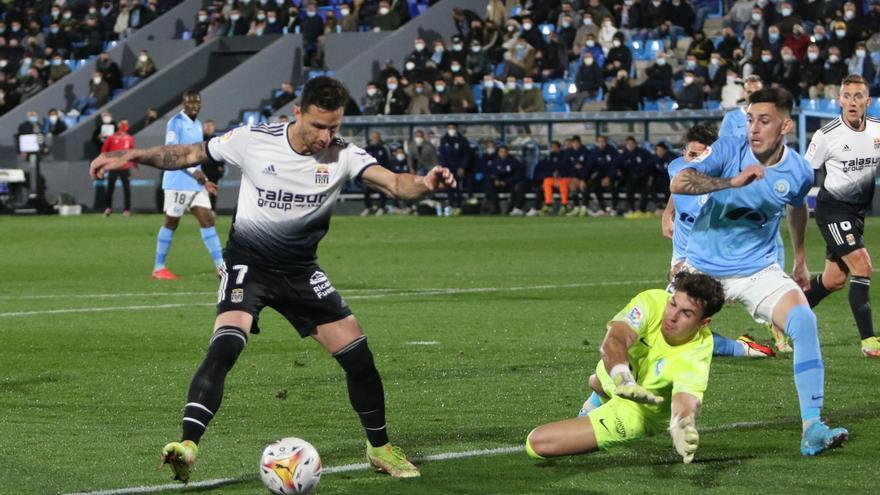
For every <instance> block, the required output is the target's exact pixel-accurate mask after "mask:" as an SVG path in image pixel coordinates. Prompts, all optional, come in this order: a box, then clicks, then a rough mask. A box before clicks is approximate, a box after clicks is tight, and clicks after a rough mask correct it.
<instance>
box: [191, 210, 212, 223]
mask: <svg viewBox="0 0 880 495" xmlns="http://www.w3.org/2000/svg"><path fill="white" fill-rule="evenodd" d="M191 211H192V213H193V216H194V217H196V220H197V221H198V222H199V227H201V228H203V229H206V228H208V227H213V226H214V212H213V211H211V208H210V207H209V208H203V207H201V206H193V207H192V210H191Z"/></svg>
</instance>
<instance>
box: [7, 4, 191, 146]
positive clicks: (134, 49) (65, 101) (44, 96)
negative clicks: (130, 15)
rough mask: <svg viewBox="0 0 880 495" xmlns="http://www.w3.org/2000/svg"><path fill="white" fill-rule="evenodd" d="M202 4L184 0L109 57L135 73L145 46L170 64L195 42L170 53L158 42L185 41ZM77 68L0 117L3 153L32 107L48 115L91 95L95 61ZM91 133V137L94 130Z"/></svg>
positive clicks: (161, 61)
mask: <svg viewBox="0 0 880 495" xmlns="http://www.w3.org/2000/svg"><path fill="white" fill-rule="evenodd" d="M201 5H202V1H201V0H185V1H184V2H182V3H180V4H179V5H177V6H176V7H174V8H173V9H171V10H169V11H168V12H166V13H165V14H164V15H162V16H160V17H159V18H157V19H155V20H154V21H153V22H151V23H149V24H147V25H146V26H144V27H143V28H141V29H139V30H138V31H136V32H135V33H134V34H133V35H131V36H129V37H128V38H126V39H125V40H124V41H121V42H119V43H117V44H116V45H115V46H114V47H112V48H111V49H110V50H109V52H108V53H109V54H110V58H111V59H113V61H115V62H116V63H117V64H119V67H120V68H121V69H122V72H123V74H131V73H132V71H133V70H134V66H135V64H136V63H137V57H138V53H139V52H140V50H142V49H147V50H149V51H150V53H151V55H153V58H154V59H155V60H156V64H157V66H158V67H159V68H161V67H163V66H165V65H167V64H170V63H171V62H172V61H173V60H174V59H175V58H177V57H179V56H180V55H181V54H182V53H184V52H186V51H187V50H188V48H184V46H189V47H191V46H192V42H189V43H190V45H177V47H176V48H169V49H168V50H167V52H166V50H164V49H160V48H159V46H158V45H157V43H161V42H165V43H169V42H172V41H174V42H176V43H186V42H184V41H180V40H175V38H178V37H179V36H180V34H181V33H182V32H183V31H184V30H187V29H190V30H191V29H192V27H193V25H194V23H195V18H196V14H197V13H198V10H199V8H200V7H201ZM77 69H78V70H76V71H73V72H71V73H70V74H68V75H67V76H65V77H64V78H63V79H62V80H60V81H58V82H56V83H55V84H52V85H51V86H49V87H47V88H46V89H44V90H42V91H40V92H39V93H37V94H36V95H35V96H34V97H33V98H30V99H29V100H27V102H26V103H25V104H21V105H18V106H17V107H15V108H13V109H12V110H10V111H9V112H7V113H6V114H4V115H3V116H2V117H0V152H5V153H6V154H7V155H8V154H9V153H15V151H16V148H15V139H14V134H15V132H16V130H17V129H18V126H19V124H21V123H22V122H24V121H25V120H26V119H27V112H29V111H31V110H33V111H36V112H37V113H39V114H40V116H45V115H46V113H47V112H48V111H49V110H50V109H52V108H58V109H61V110H66V109H68V108H70V107H71V106H72V105H73V102H74V100H76V99H77V98H80V97H83V96H86V95H87V94H88V92H89V79H91V77H92V74H93V73H94V70H95V61H94V60H86V61H82V62H81V63H80V62H78V63H77ZM145 110H146V109H144V111H145ZM89 133H90V134H89V139H90V138H91V130H90V131H89ZM78 158H82V157H81V156H80V157H78Z"/></svg>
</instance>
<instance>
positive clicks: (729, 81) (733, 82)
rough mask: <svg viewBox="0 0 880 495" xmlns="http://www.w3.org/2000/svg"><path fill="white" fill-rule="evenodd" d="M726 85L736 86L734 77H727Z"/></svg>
mask: <svg viewBox="0 0 880 495" xmlns="http://www.w3.org/2000/svg"><path fill="white" fill-rule="evenodd" d="M727 84H736V78H735V77H728V78H727Z"/></svg>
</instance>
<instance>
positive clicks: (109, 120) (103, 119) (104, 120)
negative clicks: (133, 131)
mask: <svg viewBox="0 0 880 495" xmlns="http://www.w3.org/2000/svg"><path fill="white" fill-rule="evenodd" d="M101 122H103V123H105V124H110V123H112V122H113V117H108V116H106V115H105V116H103V117H101Z"/></svg>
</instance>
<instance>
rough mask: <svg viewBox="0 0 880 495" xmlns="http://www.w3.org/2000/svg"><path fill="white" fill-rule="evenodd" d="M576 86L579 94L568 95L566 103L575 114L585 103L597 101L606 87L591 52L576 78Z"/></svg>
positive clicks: (585, 57)
mask: <svg viewBox="0 0 880 495" xmlns="http://www.w3.org/2000/svg"><path fill="white" fill-rule="evenodd" d="M575 85H576V86H577V93H574V94H570V95H568V96H567V97H566V99H565V101H566V102H567V103H568V104H569V106H570V107H571V110H572V111H573V112H579V111H580V110H581V107H582V106H583V104H584V102H586V101H587V100H593V99H595V98H596V96H597V95H598V94H599V89H601V88H602V86H603V85H604V82H603V80H602V71H601V70H600V69H599V67H598V66H597V65H596V63H595V61H594V60H593V54H592V53H590V52H587V54H586V55H584V61H583V63H582V64H581V66H580V68H579V69H578V72H577V77H576V78H575Z"/></svg>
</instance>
